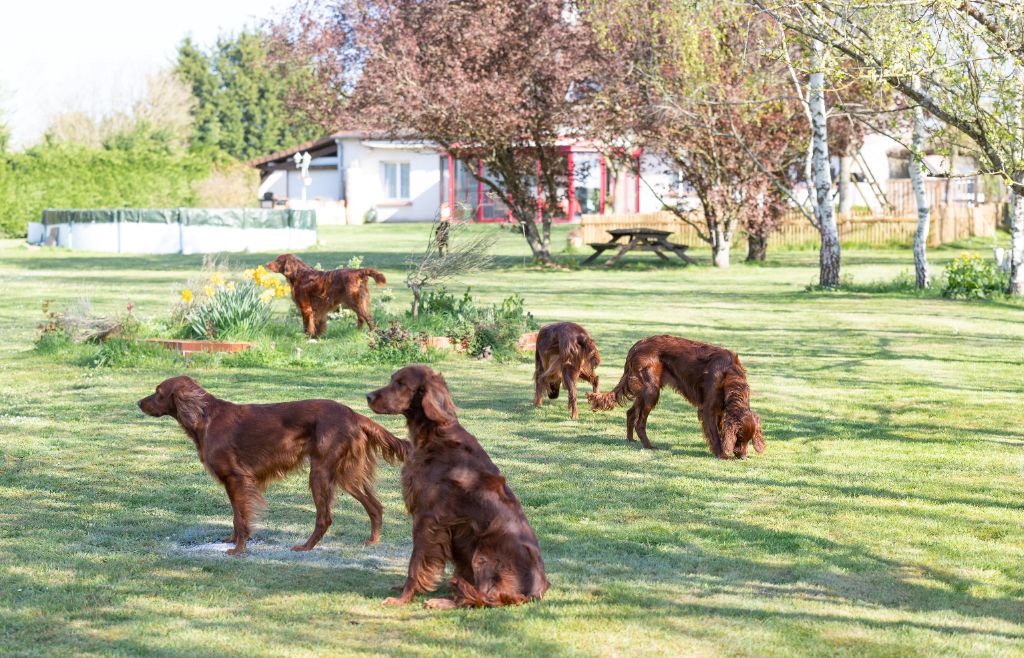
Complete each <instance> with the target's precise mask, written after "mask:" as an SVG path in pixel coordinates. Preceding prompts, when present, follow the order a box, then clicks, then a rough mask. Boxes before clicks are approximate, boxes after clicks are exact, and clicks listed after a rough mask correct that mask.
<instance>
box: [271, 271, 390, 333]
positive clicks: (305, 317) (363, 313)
mask: <svg viewBox="0 0 1024 658" xmlns="http://www.w3.org/2000/svg"><path fill="white" fill-rule="evenodd" d="M267 269H268V270H270V271H271V272H276V273H278V274H283V275H284V278H286V279H288V285H290V286H291V289H292V300H293V301H294V302H295V306H296V307H298V309H299V313H300V314H301V315H302V328H303V330H304V331H305V332H306V335H307V336H309V337H310V338H319V337H320V336H321V335H323V333H324V332H325V331H326V330H327V315H328V314H329V313H331V312H333V311H334V310H335V309H337V308H338V307H339V306H344V307H345V308H347V309H349V310H351V311H352V312H353V313H355V314H356V326H357V327H358V328H359V329H362V328H363V325H364V324H365V325H367V326H368V327H369V328H370V329H373V317H372V316H371V315H370V289H369V287H367V285H366V280H367V279H368V278H370V277H372V278H373V280H374V281H375V282H376V283H377V284H378V285H380V284H383V283H387V279H385V278H384V275H383V274H381V273H380V272H378V271H377V270H373V269H370V268H368V267H362V268H359V269H346V268H342V269H338V270H330V271H328V272H321V271H320V270H315V269H313V268H312V267H310V266H309V265H306V264H305V263H303V262H302V260H300V259H299V257H298V256H295V255H294V254H282V255H280V256H278V257H277V258H275V259H274V260H272V261H270V262H269V263H267Z"/></svg>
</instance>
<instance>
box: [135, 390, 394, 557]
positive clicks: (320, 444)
mask: <svg viewBox="0 0 1024 658" xmlns="http://www.w3.org/2000/svg"><path fill="white" fill-rule="evenodd" d="M138 405H139V408H140V409H142V411H144V412H145V413H146V414H148V415H150V416H173V417H174V419H175V420H177V421H178V424H179V425H181V428H182V429H183V430H185V433H186V434H188V436H189V438H191V439H192V441H193V442H194V443H195V444H196V450H197V451H198V452H199V460H200V461H201V462H202V463H203V466H205V467H206V470H207V471H209V473H210V475H212V476H213V477H215V478H216V479H217V481H218V482H220V483H221V484H222V485H224V488H225V489H226V490H227V494H228V498H230V499H231V507H232V509H233V510H234V530H233V532H232V533H231V539H230V540H228V541H231V542H234V544H235V547H234V548H232V549H230V550H229V551H228V555H237V554H239V553H241V552H242V551H244V550H245V542H246V540H248V539H249V537H250V535H251V534H252V525H251V524H252V520H253V516H254V515H255V514H256V513H257V512H258V511H259V510H261V509H262V508H264V507H265V506H266V503H265V502H264V500H263V494H262V492H263V490H264V489H265V488H266V486H267V484H268V483H269V482H270V481H271V480H274V479H277V478H279V477H281V476H283V475H285V474H286V473H288V472H289V471H293V470H295V469H296V468H298V467H299V466H300V465H301V464H302V462H303V461H304V460H305V459H306V458H309V488H310V490H311V491H312V492H313V502H314V504H315V505H316V527H315V528H314V530H313V534H311V535H310V536H309V539H307V540H306V542H305V543H303V544H297V545H295V546H293V547H292V550H293V551H308V550H310V549H311V548H313V547H314V546H316V544H317V542H319V541H320V538H321V537H323V536H324V533H325V532H327V528H328V527H330V525H331V503H332V502H333V499H334V491H335V489H336V488H337V487H338V486H340V487H341V488H342V489H344V490H345V491H347V492H348V493H349V495H351V496H352V497H353V498H355V499H356V500H358V501H359V502H360V503H361V504H362V506H363V507H364V508H365V509H366V513H367V514H368V515H369V516H370V539H369V540H367V542H366V543H368V544H376V543H377V542H378V541H380V528H381V521H382V516H383V510H384V508H383V506H381V504H380V501H378V500H377V497H376V496H374V494H373V482H374V478H375V475H376V468H377V454H380V455H381V456H382V457H383V458H384V459H385V460H386V461H387V462H388V463H389V464H397V463H398V462H401V461H402V460H403V459H405V456H406V454H407V453H408V451H409V443H408V442H407V441H403V440H402V439H399V438H398V437H396V436H395V435H394V434H391V433H390V432H388V431H387V430H386V429H384V428H383V427H381V426H380V425H378V424H377V423H375V422H373V421H372V420H370V419H369V418H367V417H366V416H362V415H360V414H357V413H356V412H354V411H352V410H351V409H349V408H348V407H346V406H344V405H342V404H338V403H337V402H334V401H332V400H302V401H299V402H280V403H277V404H234V403H232V402H228V401H227V400H219V399H217V398H215V397H214V396H212V395H210V394H209V393H207V392H206V391H205V390H203V389H202V387H200V386H199V384H197V383H196V382H195V381H193V380H192V378H190V377H172V378H171V379H168V380H165V381H163V382H161V383H160V385H159V386H157V387H156V392H155V393H153V395H150V396H149V397H146V398H143V399H141V400H139V402H138Z"/></svg>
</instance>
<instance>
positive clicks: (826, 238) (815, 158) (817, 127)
mask: <svg viewBox="0 0 1024 658" xmlns="http://www.w3.org/2000/svg"><path fill="white" fill-rule="evenodd" d="M807 96H808V105H809V109H810V112H811V141H812V145H813V149H812V152H811V170H812V174H813V176H814V190H813V192H814V194H815V196H816V197H817V198H816V202H817V205H816V207H815V215H816V216H817V219H818V231H819V232H820V233H821V251H820V253H819V258H818V261H819V266H820V272H819V276H818V283H819V285H821V286H823V287H826V288H833V287H835V286H837V285H839V265H840V259H841V254H840V250H839V229H838V227H837V226H836V217H835V213H834V212H833V209H832V170H831V168H830V167H829V159H828V128H827V122H826V114H825V44H823V43H822V42H820V41H817V40H815V41H814V42H813V43H812V47H811V77H810V81H809V83H808V95H807Z"/></svg>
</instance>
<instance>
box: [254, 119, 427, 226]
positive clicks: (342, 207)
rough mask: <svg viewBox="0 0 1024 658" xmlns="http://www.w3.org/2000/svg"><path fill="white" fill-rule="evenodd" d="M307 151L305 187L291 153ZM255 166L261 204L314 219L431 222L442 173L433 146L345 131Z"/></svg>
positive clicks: (321, 222)
mask: <svg viewBox="0 0 1024 658" xmlns="http://www.w3.org/2000/svg"><path fill="white" fill-rule="evenodd" d="M304 153H309V155H310V163H309V176H308V183H309V184H308V186H307V185H304V184H303V180H302V173H301V171H300V168H299V166H298V165H297V164H296V162H295V159H294V156H295V154H304ZM250 164H251V165H253V166H255V167H257V168H258V169H259V170H260V177H261V180H260V188H259V195H260V199H261V200H264V203H265V205H269V203H267V202H268V201H270V200H272V201H273V205H276V206H287V207H289V208H300V209H306V208H308V209H314V210H316V211H317V222H318V224H320V225H324V224H362V223H364V222H366V221H367V220H371V219H372V220H375V221H382V222H384V221H391V222H399V221H402V222H409V221H413V222H415V221H431V220H433V219H434V217H435V216H436V215H437V211H438V205H439V199H440V191H439V187H438V184H439V182H440V179H441V172H440V168H439V166H438V152H437V148H436V147H435V146H433V145H432V144H428V143H426V142H422V141H415V140H410V141H401V140H391V139H383V138H381V137H380V136H379V135H375V134H374V133H372V132H366V131H348V132H339V133H335V134H333V135H329V136H327V137H324V138H322V139H319V140H316V141H313V142H307V143H306V144H299V145H297V146H294V147H292V148H289V149H285V150H283V151H278V152H277V153H272V154H270V155H268V156H266V157H263V158H259V159H257V160H253V161H251V162H250Z"/></svg>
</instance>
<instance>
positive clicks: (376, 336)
mask: <svg viewBox="0 0 1024 658" xmlns="http://www.w3.org/2000/svg"><path fill="white" fill-rule="evenodd" d="M424 338H425V336H424V335H414V334H413V333H412V332H410V331H409V330H408V329H406V328H405V327H403V326H402V325H401V324H400V323H399V322H395V321H392V322H389V323H388V324H387V326H384V327H381V326H378V327H377V328H375V329H374V330H373V331H371V332H370V335H369V339H368V340H369V345H370V351H369V352H368V353H367V359H366V360H367V361H369V362H371V363H387V364H396V365H404V364H406V363H409V362H411V361H417V360H421V356H422V353H423V340H424Z"/></svg>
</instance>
